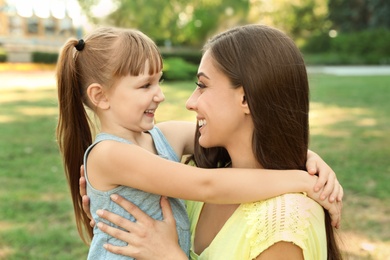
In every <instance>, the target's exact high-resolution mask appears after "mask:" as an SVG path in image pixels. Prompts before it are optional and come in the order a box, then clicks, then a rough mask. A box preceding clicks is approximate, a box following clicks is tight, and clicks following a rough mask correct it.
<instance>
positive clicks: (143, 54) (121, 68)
mask: <svg viewBox="0 0 390 260" xmlns="http://www.w3.org/2000/svg"><path fill="white" fill-rule="evenodd" d="M113 48H114V50H113V51H112V53H113V57H112V58H111V59H110V61H112V64H111V66H112V68H113V76H114V77H115V78H118V77H123V76H127V75H131V76H138V75H139V74H142V73H143V72H144V69H145V66H146V62H147V61H148V62H149V71H148V74H149V75H153V74H156V73H158V72H160V71H161V70H162V68H163V62H162V57H161V54H160V52H159V50H158V48H157V46H156V44H155V43H154V42H153V41H152V40H151V39H150V38H148V37H147V36H146V35H144V34H143V33H141V32H139V31H136V30H123V31H122V33H121V34H120V36H119V37H118V40H117V42H116V43H115V44H114V45H113Z"/></svg>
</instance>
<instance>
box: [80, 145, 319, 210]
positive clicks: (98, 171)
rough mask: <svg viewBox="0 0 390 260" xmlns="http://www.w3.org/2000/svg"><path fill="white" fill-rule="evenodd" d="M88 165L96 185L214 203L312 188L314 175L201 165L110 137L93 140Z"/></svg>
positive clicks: (268, 196)
mask: <svg viewBox="0 0 390 260" xmlns="http://www.w3.org/2000/svg"><path fill="white" fill-rule="evenodd" d="M107 162H109V163H107ZM87 164H88V167H89V168H88V170H89V172H90V174H89V176H88V178H89V179H90V181H91V183H92V185H93V186H94V187H95V188H98V189H99V184H100V183H105V184H110V185H112V188H113V187H115V186H116V185H125V186H130V187H133V188H136V189H140V190H143V191H146V192H150V193H154V194H161V195H164V196H169V197H175V198H182V199H186V200H196V201H204V202H209V203H218V204H225V203H242V202H251V201H257V200H263V199H267V198H271V197H274V196H278V195H281V194H284V193H287V192H302V191H303V192H311V191H312V190H313V188H312V187H313V186H314V183H315V182H316V177H315V176H310V175H308V174H305V172H303V171H299V170H289V171H281V170H265V169H230V168H221V169H201V168H197V167H192V166H188V165H184V164H181V163H176V162H172V161H169V160H166V159H162V158H160V157H159V156H157V155H154V154H152V153H150V152H148V151H146V150H145V149H143V148H141V147H139V146H136V145H128V144H123V143H119V142H115V141H105V142H101V143H99V144H97V145H96V147H95V148H94V149H93V150H92V151H91V153H90V155H89V159H88V163H87ZM292 180H293V181H292ZM95 184H96V185H95Z"/></svg>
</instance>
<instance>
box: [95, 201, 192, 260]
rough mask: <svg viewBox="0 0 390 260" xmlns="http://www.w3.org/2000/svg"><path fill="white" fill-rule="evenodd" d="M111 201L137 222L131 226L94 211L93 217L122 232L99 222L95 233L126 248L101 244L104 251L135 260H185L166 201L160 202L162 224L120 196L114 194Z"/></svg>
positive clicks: (113, 217) (170, 210)
mask: <svg viewBox="0 0 390 260" xmlns="http://www.w3.org/2000/svg"><path fill="white" fill-rule="evenodd" d="M111 199H112V200H113V201H114V202H115V203H117V204H118V205H120V206H121V207H122V208H124V209H125V210H126V211H127V212H129V213H130V214H131V215H132V216H134V218H135V219H136V220H137V221H136V222H132V221H130V220H128V219H125V218H123V217H121V216H119V215H116V214H114V213H111V212H109V211H106V210H98V211H97V214H98V215H99V216H100V217H102V218H104V219H106V220H108V221H109V222H111V223H113V224H115V225H117V226H119V227H121V228H123V229H125V230H126V231H123V230H120V229H117V228H114V227H111V226H109V225H106V224H104V223H102V222H99V223H98V224H97V226H98V228H99V229H101V230H102V231H103V232H105V233H107V234H109V235H111V236H113V237H115V238H117V239H120V240H122V241H124V242H126V243H127V244H128V245H127V246H123V247H120V246H113V245H111V244H105V245H104V248H105V249H107V250H108V251H110V252H112V253H115V254H120V255H125V256H131V257H134V258H136V259H139V260H141V259H175V260H179V259H186V260H188V258H187V256H186V254H185V253H184V252H183V251H182V250H181V248H180V246H179V244H178V236H177V231H176V221H175V218H174V216H173V213H172V209H171V205H170V203H169V201H168V199H167V198H166V197H161V201H160V203H161V209H162V213H163V218H164V219H163V220H162V221H158V220H155V219H153V218H151V217H150V216H148V215H147V214H145V213H144V212H143V211H141V210H140V209H139V208H138V207H137V206H135V205H134V204H133V203H131V202H129V201H128V200H126V199H124V198H122V197H121V196H118V195H116V194H114V195H112V196H111Z"/></svg>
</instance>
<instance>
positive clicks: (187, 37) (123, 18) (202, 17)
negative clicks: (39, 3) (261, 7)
mask: <svg viewBox="0 0 390 260" xmlns="http://www.w3.org/2000/svg"><path fill="white" fill-rule="evenodd" d="M98 1H99V0H86V1H82V0H79V2H80V5H81V7H82V8H83V10H84V11H86V10H89V9H90V7H91V5H94V4H96V3H97V2H98ZM114 3H115V4H116V5H117V8H116V10H115V11H114V12H112V13H111V14H110V15H109V16H108V17H107V20H106V22H107V23H109V24H111V25H114V26H118V27H127V28H137V29H139V30H141V31H142V32H144V33H146V34H147V35H148V36H150V37H151V38H153V40H155V41H156V42H157V43H158V44H160V45H161V44H163V43H164V42H165V41H170V42H172V43H173V44H175V45H182V44H186V45H191V46H196V47H199V46H201V45H202V44H203V43H204V42H205V40H206V38H207V37H208V36H210V34H213V33H214V32H215V31H216V30H218V29H221V28H222V29H225V28H226V27H230V26H232V23H234V24H237V23H245V22H246V17H247V14H248V12H249V6H250V4H249V0H188V1H187V0H116V1H115V2H114ZM87 16H88V17H90V18H93V17H92V15H91V13H90V12H89V13H87Z"/></svg>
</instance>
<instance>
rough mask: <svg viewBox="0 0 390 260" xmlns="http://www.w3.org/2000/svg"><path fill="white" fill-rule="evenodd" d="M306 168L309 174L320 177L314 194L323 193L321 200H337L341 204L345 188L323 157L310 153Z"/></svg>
mask: <svg viewBox="0 0 390 260" xmlns="http://www.w3.org/2000/svg"><path fill="white" fill-rule="evenodd" d="M306 168H307V171H308V172H309V174H311V175H318V177H319V178H318V181H317V182H316V184H315V186H314V192H321V193H320V197H319V198H320V199H321V200H325V199H326V198H329V202H333V201H335V200H337V201H338V202H341V201H342V199H343V196H344V191H343V187H342V186H341V185H340V183H339V181H338V180H337V177H336V173H335V172H334V171H333V170H332V169H331V168H330V167H329V165H327V164H326V163H325V162H324V160H322V159H321V157H320V156H319V155H318V154H316V153H314V152H313V151H310V150H309V151H308V153H307V162H306Z"/></svg>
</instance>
